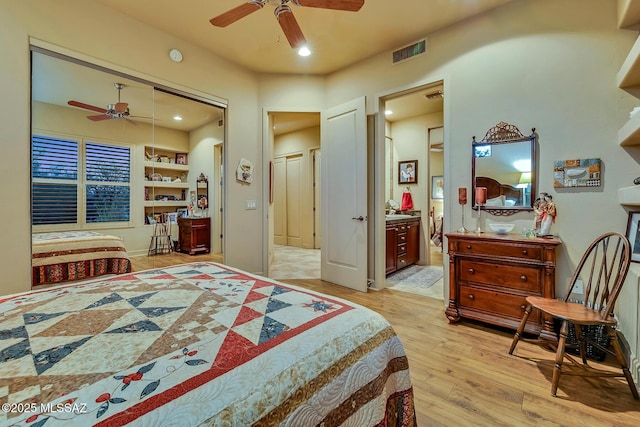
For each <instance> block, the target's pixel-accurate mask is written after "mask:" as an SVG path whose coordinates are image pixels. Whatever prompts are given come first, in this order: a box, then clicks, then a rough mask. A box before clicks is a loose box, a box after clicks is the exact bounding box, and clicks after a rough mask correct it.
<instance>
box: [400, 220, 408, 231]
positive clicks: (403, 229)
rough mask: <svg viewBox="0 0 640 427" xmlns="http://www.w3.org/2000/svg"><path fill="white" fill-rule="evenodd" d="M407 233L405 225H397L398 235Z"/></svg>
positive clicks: (403, 223) (402, 223)
mask: <svg viewBox="0 0 640 427" xmlns="http://www.w3.org/2000/svg"><path fill="white" fill-rule="evenodd" d="M406 232H407V223H405V222H401V223H400V224H398V233H406Z"/></svg>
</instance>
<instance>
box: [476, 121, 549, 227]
mask: <svg viewBox="0 0 640 427" xmlns="http://www.w3.org/2000/svg"><path fill="white" fill-rule="evenodd" d="M536 142H537V135H536V133H535V128H534V129H532V131H531V135H529V136H525V135H523V134H522V133H521V132H520V130H518V128H517V127H515V126H513V125H510V124H508V123H505V122H500V123H498V124H497V125H496V126H494V127H492V128H491V129H489V130H488V131H487V133H486V134H485V136H484V138H482V140H479V141H477V140H476V137H475V136H474V137H473V141H472V144H471V149H472V153H471V172H472V174H471V177H472V178H471V179H472V182H471V186H472V192H471V198H472V204H473V206H474V207H479V208H480V209H483V210H486V211H487V212H489V213H491V214H493V215H499V216H507V215H513V214H515V213H517V212H521V211H531V210H533V201H532V197H531V196H532V195H535V194H536ZM477 187H485V188H486V189H487V200H486V203H484V204H482V205H480V206H478V204H477V203H476V188H477Z"/></svg>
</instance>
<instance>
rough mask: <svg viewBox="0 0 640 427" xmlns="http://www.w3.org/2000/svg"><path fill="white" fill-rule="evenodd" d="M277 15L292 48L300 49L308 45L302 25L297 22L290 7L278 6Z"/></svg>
mask: <svg viewBox="0 0 640 427" xmlns="http://www.w3.org/2000/svg"><path fill="white" fill-rule="evenodd" d="M275 15H276V18H277V19H278V23H279V24H280V27H282V31H283V32H284V35H285V36H286V37H287V40H288V41H289V44H290V45H291V47H293V48H300V47H302V46H304V45H305V44H307V40H306V39H305V38H304V34H302V30H301V29H300V25H298V21H296V17H295V16H293V13H292V12H291V8H290V7H289V6H286V5H281V6H278V7H277V8H276V10H275Z"/></svg>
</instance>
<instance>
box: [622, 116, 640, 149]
mask: <svg viewBox="0 0 640 427" xmlns="http://www.w3.org/2000/svg"><path fill="white" fill-rule="evenodd" d="M618 143H619V144H620V145H623V146H629V145H640V113H637V114H635V115H633V116H632V117H631V118H630V119H629V121H627V123H625V125H624V126H622V128H620V130H618Z"/></svg>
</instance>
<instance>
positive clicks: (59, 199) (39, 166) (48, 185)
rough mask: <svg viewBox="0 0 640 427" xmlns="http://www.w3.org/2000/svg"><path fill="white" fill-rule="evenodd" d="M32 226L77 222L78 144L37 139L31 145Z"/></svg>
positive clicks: (43, 138) (60, 140) (56, 139)
mask: <svg viewBox="0 0 640 427" xmlns="http://www.w3.org/2000/svg"><path fill="white" fill-rule="evenodd" d="M31 169H32V176H33V183H32V190H31V218H32V223H33V225H44V224H75V223H77V222H78V141H73V140H63V139H58V138H48V137H43V136H34V137H33V140H32V146H31Z"/></svg>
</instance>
